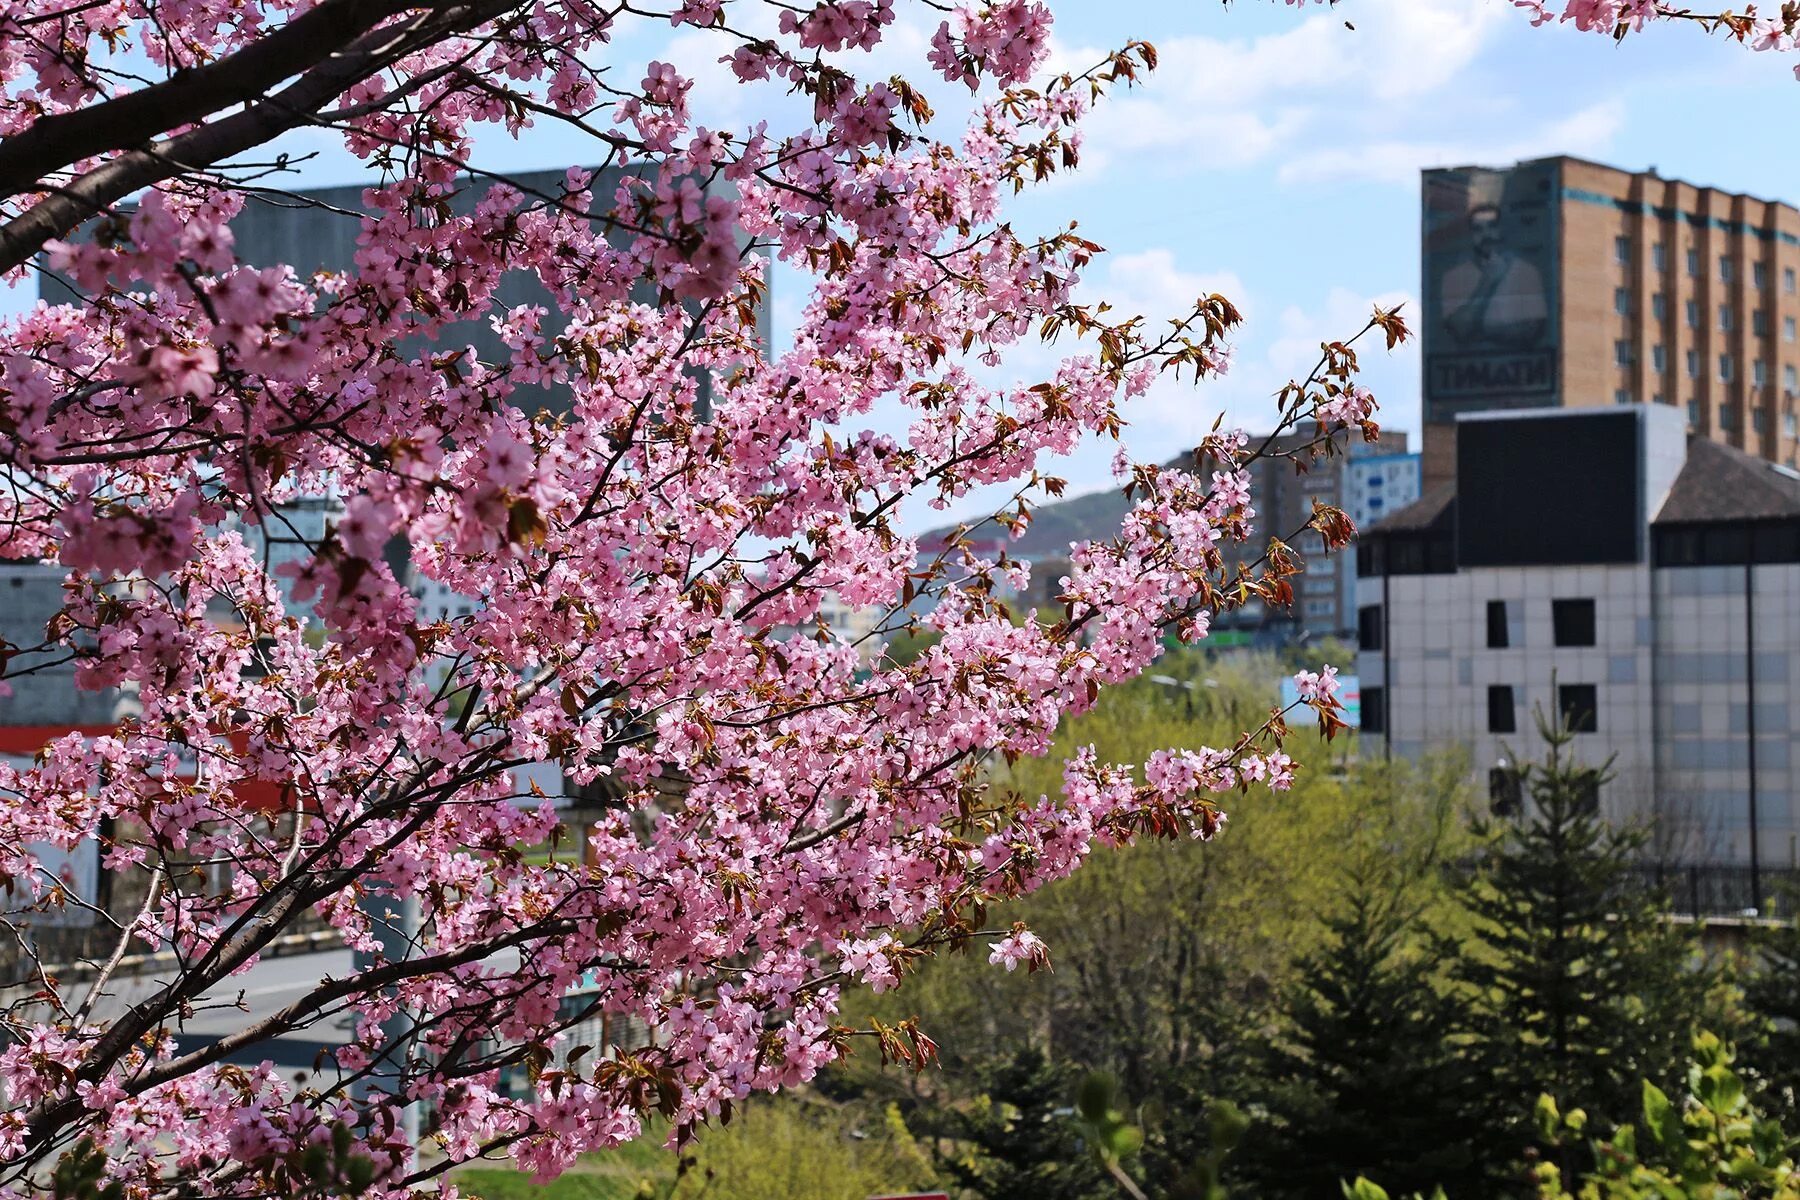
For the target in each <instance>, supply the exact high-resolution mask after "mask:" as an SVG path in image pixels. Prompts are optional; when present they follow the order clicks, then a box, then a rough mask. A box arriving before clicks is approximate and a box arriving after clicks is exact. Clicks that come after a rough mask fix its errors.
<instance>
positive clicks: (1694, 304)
mask: <svg viewBox="0 0 1800 1200" xmlns="http://www.w3.org/2000/svg"><path fill="white" fill-rule="evenodd" d="M1686 307H1687V323H1688V328H1689V329H1698V328H1700V302H1699V301H1698V300H1689V301H1688V302H1687V305H1686Z"/></svg>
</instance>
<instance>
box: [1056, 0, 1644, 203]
mask: <svg viewBox="0 0 1800 1200" xmlns="http://www.w3.org/2000/svg"><path fill="white" fill-rule="evenodd" d="M1347 17H1348V18H1351V20H1346V18H1347ZM1352 24H1353V25H1354V28H1352V27H1351V25H1352ZM1523 24H1524V23H1523V22H1522V21H1520V20H1518V19H1517V17H1516V15H1515V14H1513V13H1511V12H1510V10H1509V6H1508V5H1507V4H1506V3H1504V2H1503V0H1362V2H1360V3H1358V4H1356V5H1355V6H1354V7H1352V6H1343V7H1336V8H1333V9H1331V10H1329V11H1322V12H1318V13H1316V14H1315V15H1312V16H1309V17H1307V18H1305V19H1304V20H1302V21H1300V22H1299V23H1298V24H1296V25H1294V26H1293V27H1291V28H1288V29H1285V30H1282V31H1280V32H1276V33H1269V34H1263V35H1259V36H1246V37H1236V38H1219V37H1207V36H1183V37H1175V38H1168V39H1164V40H1161V41H1159V42H1158V43H1157V49H1158V54H1159V58H1160V60H1161V61H1160V64H1159V66H1158V69H1157V70H1156V72H1155V73H1154V74H1152V75H1151V76H1149V77H1148V78H1147V79H1146V80H1145V82H1144V83H1143V84H1142V85H1141V86H1139V87H1137V88H1133V89H1130V90H1128V91H1120V92H1116V93H1115V94H1114V95H1112V96H1110V97H1109V98H1107V99H1106V100H1104V101H1102V102H1101V103H1099V104H1098V105H1096V107H1095V110H1094V112H1093V113H1092V115H1091V116H1090V117H1089V118H1088V120H1087V122H1086V126H1085V130H1086V143H1085V144H1086V152H1085V155H1084V158H1085V163H1086V165H1087V166H1089V167H1093V168H1100V169H1102V170H1104V169H1106V168H1111V169H1114V170H1118V169H1133V170H1142V171H1146V172H1150V173H1153V174H1156V175H1163V176H1166V175H1169V174H1180V173H1185V172H1188V171H1191V170H1193V169H1195V168H1201V169H1206V170H1217V169H1220V168H1235V167H1246V166H1252V165H1256V164H1261V163H1272V164H1277V166H1278V171H1277V175H1278V179H1279V181H1280V182H1282V183H1284V184H1291V183H1304V182H1311V181H1314V180H1317V179H1321V178H1327V177H1333V178H1340V179H1373V180H1378V181H1381V182H1391V181H1395V180H1401V179H1405V178H1408V177H1410V176H1411V175H1412V174H1414V173H1415V172H1417V171H1418V169H1419V168H1420V167H1422V166H1427V165H1435V164H1438V163H1444V162H1469V161H1477V160H1493V161H1502V160H1506V159H1511V158H1518V157H1531V156H1534V155H1537V154H1543V153H1552V152H1562V151H1573V152H1577V153H1593V154H1597V153H1601V152H1603V151H1604V150H1605V149H1606V148H1607V147H1608V146H1609V145H1610V143H1611V142H1612V141H1613V139H1614V137H1615V135H1616V134H1617V133H1618V132H1619V129H1620V127H1621V126H1622V124H1623V122H1624V115H1625V113H1624V108H1623V106H1622V105H1621V104H1619V103H1617V102H1607V103H1601V104H1595V105H1593V106H1591V107H1589V108H1586V109H1583V110H1580V111H1578V112H1576V113H1574V114H1572V115H1551V116H1545V117H1539V116H1537V115H1536V114H1533V113H1530V112H1525V111H1521V109H1520V107H1519V105H1518V103H1517V102H1516V100H1514V99H1513V98H1512V93H1511V92H1509V91H1506V90H1504V89H1495V88H1492V87H1489V86H1486V85H1485V84H1484V81H1483V76H1482V73H1483V71H1484V69H1485V61H1486V58H1487V57H1488V56H1489V54H1490V52H1491V50H1492V48H1493V47H1494V46H1495V45H1497V44H1499V43H1500V42H1502V41H1503V40H1506V37H1507V34H1508V32H1509V31H1511V32H1513V33H1517V29H1515V28H1514V27H1515V26H1517V27H1522V26H1523ZM1521 36H1541V35H1533V34H1530V33H1529V32H1527V33H1526V34H1524V35H1521ZM1056 57H1057V60H1058V63H1059V65H1063V64H1067V65H1073V64H1075V63H1084V64H1085V63H1087V62H1090V61H1092V60H1093V59H1094V58H1096V57H1098V52H1097V51H1094V50H1090V49H1085V48H1083V49H1074V48H1069V47H1060V48H1058V51H1057V55H1056Z"/></svg>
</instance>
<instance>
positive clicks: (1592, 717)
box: [1360, 683, 1600, 734]
mask: <svg viewBox="0 0 1800 1200" xmlns="http://www.w3.org/2000/svg"><path fill="white" fill-rule="evenodd" d="M1361 700H1362V712H1361V718H1360V719H1361V728H1362V731H1363V732H1364V733H1382V734H1385V733H1386V732H1387V731H1388V727H1387V726H1388V722H1387V689H1386V688H1385V687H1370V686H1367V685H1365V686H1364V687H1363V689H1362V697H1361ZM1556 713H1557V717H1558V719H1559V720H1560V721H1561V723H1562V726H1563V728H1565V729H1567V730H1568V731H1569V732H1570V733H1598V732H1600V688H1599V686H1598V685H1596V684H1592V683H1559V684H1557V685H1556ZM1487 728H1488V732H1489V733H1517V732H1518V731H1519V701H1518V697H1517V696H1516V695H1515V694H1514V689H1513V685H1512V684H1510V683H1496V684H1493V685H1491V686H1490V687H1489V688H1488V690H1487Z"/></svg>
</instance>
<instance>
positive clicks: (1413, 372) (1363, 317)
mask: <svg viewBox="0 0 1800 1200" xmlns="http://www.w3.org/2000/svg"><path fill="white" fill-rule="evenodd" d="M1395 305H1400V306H1401V315H1402V316H1404V317H1406V318H1407V319H1408V323H1409V324H1411V325H1412V326H1413V332H1414V334H1415V335H1416V334H1417V332H1418V327H1417V320H1418V315H1419V304H1418V300H1417V298H1415V297H1413V296H1410V295H1408V294H1407V293H1405V292H1387V293H1384V294H1382V295H1379V296H1366V295H1364V294H1362V293H1360V292H1356V291H1353V290H1352V289H1350V288H1346V287H1334V288H1332V289H1331V290H1330V291H1329V292H1328V293H1326V295H1325V297H1324V300H1323V302H1322V303H1321V304H1320V305H1319V306H1318V307H1317V308H1311V309H1308V308H1302V307H1301V306H1299V305H1297V304H1290V305H1289V306H1288V307H1287V308H1285V309H1283V310H1282V312H1281V315H1280V316H1279V317H1278V318H1277V324H1278V326H1279V331H1278V332H1276V333H1275V335H1274V336H1273V338H1272V339H1271V340H1270V342H1269V351H1268V355H1267V358H1266V366H1265V370H1266V371H1267V374H1266V376H1265V378H1266V379H1268V380H1272V381H1273V387H1270V388H1267V389H1265V390H1267V391H1273V390H1274V388H1275V387H1279V386H1280V385H1281V384H1283V383H1285V382H1287V381H1288V380H1289V379H1293V378H1296V377H1302V376H1304V375H1305V374H1306V373H1307V372H1309V371H1311V370H1312V368H1313V365H1314V364H1315V363H1317V362H1318V360H1319V352H1320V351H1319V348H1320V346H1321V344H1323V343H1325V342H1336V341H1343V340H1345V339H1346V338H1349V337H1350V336H1351V335H1353V334H1355V333H1356V332H1357V331H1358V330H1360V329H1361V328H1362V327H1363V326H1364V325H1365V324H1366V323H1367V322H1368V320H1369V315H1370V313H1371V311H1372V310H1373V309H1374V308H1375V307H1376V306H1380V307H1382V308H1392V307H1394V306H1395ZM1355 350H1356V357H1357V364H1358V366H1359V367H1360V368H1361V380H1362V383H1363V385H1364V386H1365V387H1368V388H1369V389H1370V390H1372V391H1373V392H1374V393H1375V398H1376V400H1377V401H1378V402H1379V403H1380V404H1381V411H1380V413H1379V414H1377V418H1376V419H1377V420H1378V422H1379V423H1380V424H1382V425H1384V426H1390V427H1392V428H1396V429H1417V428H1418V427H1419V422H1418V415H1419V344H1418V341H1417V340H1416V336H1415V340H1414V341H1411V342H1406V343H1403V344H1402V345H1400V346H1396V347H1395V348H1394V349H1393V350H1392V351H1389V350H1388V349H1387V343H1386V342H1385V341H1384V340H1383V339H1382V337H1381V335H1380V333H1379V331H1375V332H1371V333H1369V334H1368V335H1367V336H1366V337H1364V338H1363V340H1362V341H1360V342H1357V343H1356V346H1355ZM1271 415H1272V413H1264V414H1263V420H1264V423H1265V424H1266V423H1267V420H1268V418H1269V417H1270V416H1271ZM1252 424H1254V423H1252Z"/></svg>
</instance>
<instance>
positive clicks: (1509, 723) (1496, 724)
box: [1488, 683, 1519, 733]
mask: <svg viewBox="0 0 1800 1200" xmlns="http://www.w3.org/2000/svg"><path fill="white" fill-rule="evenodd" d="M1488 732H1489V733H1517V732H1519V717H1518V710H1517V707H1516V706H1515V705H1514V704H1513V693H1512V685H1511V684H1509V683H1496V684H1494V685H1493V686H1491V687H1489V688H1488Z"/></svg>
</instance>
